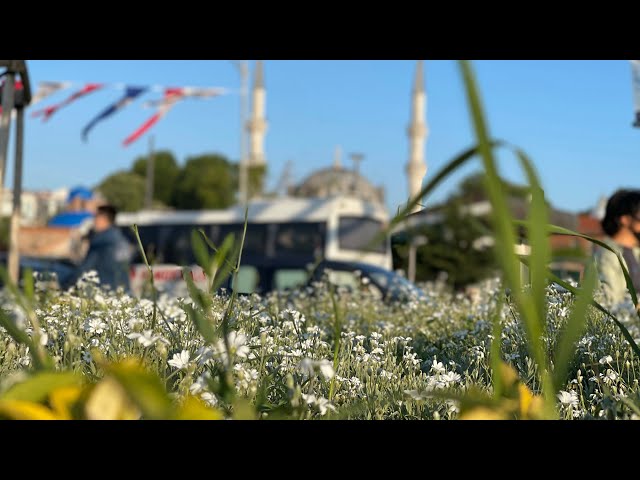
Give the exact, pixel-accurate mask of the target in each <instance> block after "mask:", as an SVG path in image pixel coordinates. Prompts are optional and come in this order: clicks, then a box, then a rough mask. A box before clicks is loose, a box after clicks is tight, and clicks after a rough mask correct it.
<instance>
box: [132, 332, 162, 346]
mask: <svg viewBox="0 0 640 480" xmlns="http://www.w3.org/2000/svg"><path fill="white" fill-rule="evenodd" d="M127 338H130V339H132V340H135V339H138V342H140V343H141V344H142V346H143V347H150V346H151V345H153V344H154V343H156V342H163V343H166V344H167V345H169V342H168V341H167V340H165V339H164V338H162V337H161V336H160V335H156V336H154V335H153V331H152V330H145V331H143V332H142V333H130V334H129V335H127Z"/></svg>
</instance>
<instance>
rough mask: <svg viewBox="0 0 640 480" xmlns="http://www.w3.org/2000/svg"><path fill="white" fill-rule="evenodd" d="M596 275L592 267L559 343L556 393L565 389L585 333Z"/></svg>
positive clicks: (588, 271)
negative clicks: (569, 371)
mask: <svg viewBox="0 0 640 480" xmlns="http://www.w3.org/2000/svg"><path fill="white" fill-rule="evenodd" d="M596 275H597V274H596V270H595V266H594V265H590V266H589V268H588V269H587V272H586V274H585V277H584V281H583V282H582V289H581V291H580V293H578V295H577V296H576V301H575V304H574V305H573V310H572V311H571V315H569V319H568V320H567V325H566V328H565V330H564V332H563V333H562V336H561V337H560V340H559V341H558V346H557V347H556V354H555V362H554V363H555V371H554V373H553V383H554V385H555V390H556V391H559V390H560V389H561V388H562V387H564V383H565V380H566V376H567V371H568V369H569V362H570V361H571V358H572V357H573V355H574V354H575V344H576V342H577V341H578V339H579V338H580V335H581V334H582V332H583V331H584V328H585V325H586V315H587V309H588V307H589V305H590V304H591V301H592V299H593V290H594V288H595V286H596Z"/></svg>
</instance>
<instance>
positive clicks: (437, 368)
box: [431, 358, 446, 374]
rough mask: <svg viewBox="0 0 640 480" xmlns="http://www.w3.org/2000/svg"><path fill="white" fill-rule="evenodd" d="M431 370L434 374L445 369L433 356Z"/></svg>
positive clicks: (441, 372) (440, 372) (443, 371)
mask: <svg viewBox="0 0 640 480" xmlns="http://www.w3.org/2000/svg"><path fill="white" fill-rule="evenodd" d="M431 370H432V371H433V373H435V374H443V373H445V372H446V369H445V368H444V365H442V362H438V361H437V360H436V359H435V358H434V359H433V364H432V365H431Z"/></svg>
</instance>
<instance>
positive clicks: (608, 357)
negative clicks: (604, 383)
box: [599, 355, 613, 365]
mask: <svg viewBox="0 0 640 480" xmlns="http://www.w3.org/2000/svg"><path fill="white" fill-rule="evenodd" d="M611 362H613V358H612V357H611V355H607V356H606V357H602V358H601V359H600V360H599V363H600V365H604V364H605V363H611Z"/></svg>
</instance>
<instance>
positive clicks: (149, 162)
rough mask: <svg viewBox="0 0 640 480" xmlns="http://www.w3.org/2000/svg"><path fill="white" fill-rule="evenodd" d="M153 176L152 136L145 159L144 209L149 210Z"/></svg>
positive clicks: (151, 204)
mask: <svg viewBox="0 0 640 480" xmlns="http://www.w3.org/2000/svg"><path fill="white" fill-rule="evenodd" d="M154 174H155V158H154V154H153V135H150V136H149V158H148V159H147V189H146V192H145V199H144V207H145V208H146V209H147V210H151V208H152V206H153V180H154V178H153V177H154Z"/></svg>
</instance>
